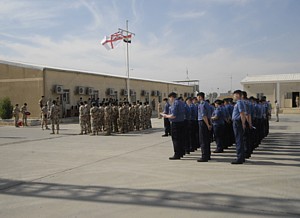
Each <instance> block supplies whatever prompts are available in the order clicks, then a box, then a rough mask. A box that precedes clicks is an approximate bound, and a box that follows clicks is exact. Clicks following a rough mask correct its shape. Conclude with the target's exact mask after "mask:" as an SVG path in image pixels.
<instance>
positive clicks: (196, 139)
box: [193, 97, 200, 150]
mask: <svg viewBox="0 0 300 218" xmlns="http://www.w3.org/2000/svg"><path fill="white" fill-rule="evenodd" d="M198 106H199V104H198V99H197V97H194V98H193V109H194V113H193V114H194V115H195V117H194V118H195V119H193V129H194V133H195V134H194V137H193V139H194V140H193V144H194V145H193V150H197V149H198V148H200V143H199V124H198Z"/></svg>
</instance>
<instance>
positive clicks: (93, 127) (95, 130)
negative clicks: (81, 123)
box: [91, 118, 99, 134]
mask: <svg viewBox="0 0 300 218" xmlns="http://www.w3.org/2000/svg"><path fill="white" fill-rule="evenodd" d="M97 121H98V120H97V119H96V118H91V130H92V133H93V134H96V133H97V134H98V131H99V128H98V122H97Z"/></svg>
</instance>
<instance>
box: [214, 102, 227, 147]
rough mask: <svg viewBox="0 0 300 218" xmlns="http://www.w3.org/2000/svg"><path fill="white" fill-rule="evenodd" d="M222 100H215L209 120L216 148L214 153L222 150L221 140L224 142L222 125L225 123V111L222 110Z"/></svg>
mask: <svg viewBox="0 0 300 218" xmlns="http://www.w3.org/2000/svg"><path fill="white" fill-rule="evenodd" d="M221 105H222V101H221V100H216V101H215V110H214V112H213V114H212V117H211V120H212V124H213V131H214V136H215V140H216V145H217V148H216V150H215V151H214V153H222V152H223V142H224V137H223V136H224V125H225V120H224V118H225V113H224V111H223V110H222V106H221Z"/></svg>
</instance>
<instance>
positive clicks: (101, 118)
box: [98, 106, 105, 132]
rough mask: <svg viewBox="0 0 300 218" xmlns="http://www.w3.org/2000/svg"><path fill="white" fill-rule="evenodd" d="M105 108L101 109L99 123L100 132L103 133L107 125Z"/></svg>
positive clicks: (101, 107)
mask: <svg viewBox="0 0 300 218" xmlns="http://www.w3.org/2000/svg"><path fill="white" fill-rule="evenodd" d="M104 120H105V119H104V107H103V106H100V107H99V121H98V122H99V123H98V128H99V131H100V132H102V131H104V129H105V128H104V125H105V123H104Z"/></svg>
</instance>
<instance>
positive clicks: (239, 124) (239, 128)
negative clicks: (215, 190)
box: [231, 90, 246, 164]
mask: <svg viewBox="0 0 300 218" xmlns="http://www.w3.org/2000/svg"><path fill="white" fill-rule="evenodd" d="M233 96H234V99H235V100H236V104H235V106H234V108H233V112H232V121H233V131H234V136H235V144H236V154H237V159H236V160H235V161H233V162H231V163H232V164H243V163H244V161H245V151H244V144H243V134H244V129H245V128H246V125H245V122H246V116H245V108H244V104H243V102H242V101H241V97H242V91H241V90H236V91H234V92H233Z"/></svg>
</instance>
